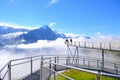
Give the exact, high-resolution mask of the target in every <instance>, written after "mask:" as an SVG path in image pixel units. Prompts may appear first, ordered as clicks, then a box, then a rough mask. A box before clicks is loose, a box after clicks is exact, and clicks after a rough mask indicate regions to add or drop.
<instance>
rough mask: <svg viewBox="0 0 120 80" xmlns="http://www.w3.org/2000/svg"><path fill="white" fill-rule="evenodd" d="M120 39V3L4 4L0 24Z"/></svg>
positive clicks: (19, 0)
mask: <svg viewBox="0 0 120 80" xmlns="http://www.w3.org/2000/svg"><path fill="white" fill-rule="evenodd" d="M3 22H4V23H6V24H7V23H11V24H16V25H21V26H29V27H36V26H37V27H41V26H42V25H46V24H47V25H49V24H51V25H52V26H53V27H52V28H53V29H55V30H58V31H60V32H63V33H74V34H86V35H95V34H96V33H102V34H105V35H120V32H119V31H120V0H0V23H3Z"/></svg>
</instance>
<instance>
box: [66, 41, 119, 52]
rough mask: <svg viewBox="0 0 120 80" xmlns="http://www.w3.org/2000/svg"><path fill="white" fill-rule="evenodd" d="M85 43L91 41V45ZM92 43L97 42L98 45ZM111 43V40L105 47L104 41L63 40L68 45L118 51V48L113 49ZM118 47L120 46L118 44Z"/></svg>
mask: <svg viewBox="0 0 120 80" xmlns="http://www.w3.org/2000/svg"><path fill="white" fill-rule="evenodd" d="M87 43H91V46H88V45H86V44H87ZM94 43H98V44H99V46H97V47H96V46H94ZM112 43H113V42H109V45H108V47H107V48H105V42H88V41H72V42H69V41H67V42H66V41H65V44H66V45H69V46H78V47H81V48H89V49H100V50H101V49H104V50H109V51H118V52H119V51H120V49H115V48H112ZM119 47H120V46H119Z"/></svg>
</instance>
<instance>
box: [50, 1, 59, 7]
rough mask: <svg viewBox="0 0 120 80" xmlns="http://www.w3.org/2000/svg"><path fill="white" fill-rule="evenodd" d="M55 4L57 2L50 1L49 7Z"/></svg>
mask: <svg viewBox="0 0 120 80" xmlns="http://www.w3.org/2000/svg"><path fill="white" fill-rule="evenodd" d="M57 2H58V0H50V2H49V6H51V5H53V4H55V3H57Z"/></svg>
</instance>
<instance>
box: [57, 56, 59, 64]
mask: <svg viewBox="0 0 120 80" xmlns="http://www.w3.org/2000/svg"><path fill="white" fill-rule="evenodd" d="M57 63H58V64H59V57H58V56H57Z"/></svg>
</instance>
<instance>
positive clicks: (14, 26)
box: [0, 22, 38, 30]
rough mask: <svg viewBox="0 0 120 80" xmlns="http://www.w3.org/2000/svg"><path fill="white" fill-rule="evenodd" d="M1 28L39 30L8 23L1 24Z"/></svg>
mask: <svg viewBox="0 0 120 80" xmlns="http://www.w3.org/2000/svg"><path fill="white" fill-rule="evenodd" d="M0 26H5V27H13V28H24V29H29V30H32V29H36V28H38V27H28V26H19V25H16V24H12V23H6V22H0Z"/></svg>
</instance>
